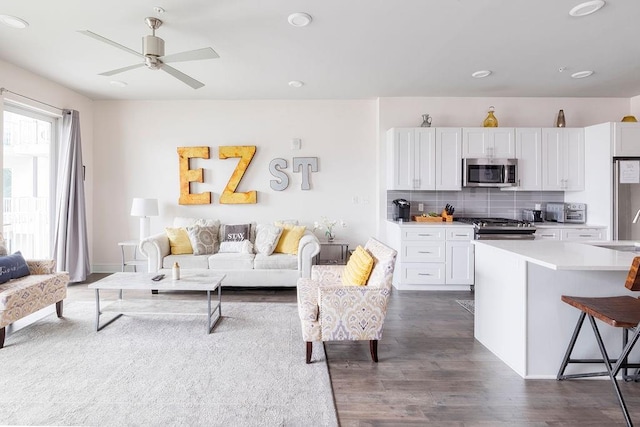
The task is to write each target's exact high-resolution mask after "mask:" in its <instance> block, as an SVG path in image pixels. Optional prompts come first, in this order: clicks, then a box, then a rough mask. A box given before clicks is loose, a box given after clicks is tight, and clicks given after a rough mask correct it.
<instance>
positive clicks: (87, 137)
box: [0, 61, 94, 257]
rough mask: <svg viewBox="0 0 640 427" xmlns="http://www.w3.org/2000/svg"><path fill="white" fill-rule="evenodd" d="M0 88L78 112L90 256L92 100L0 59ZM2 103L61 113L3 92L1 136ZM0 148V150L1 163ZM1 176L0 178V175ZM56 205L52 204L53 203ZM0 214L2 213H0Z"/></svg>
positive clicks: (1, 107) (0, 107)
mask: <svg viewBox="0 0 640 427" xmlns="http://www.w3.org/2000/svg"><path fill="white" fill-rule="evenodd" d="M0 87H4V88H5V89H8V90H10V91H12V92H15V93H19V94H21V95H25V96H27V97H29V98H33V99H37V100H38V101H41V102H44V103H46V104H50V105H53V106H55V107H59V108H64V109H73V110H77V111H78V112H79V113H80V131H81V135H82V157H83V163H84V164H85V166H86V181H85V197H86V203H87V232H88V235H89V256H90V257H91V256H92V255H93V247H92V242H93V224H94V222H93V191H92V187H93V180H94V175H93V157H94V156H93V101H91V100H90V99H89V98H87V97H85V96H82V95H80V94H78V93H76V92H73V91H72V90H69V89H67V88H66V87H64V86H61V85H59V84H57V83H54V82H52V81H50V80H47V79H45V78H43V77H41V76H38V75H36V74H33V73H31V72H28V71H26V70H24V69H22V68H19V67H16V66H15V65H12V64H10V63H8V62H4V61H0ZM5 102H7V103H8V102H14V103H19V104H22V105H26V106H29V107H30V108H34V109H37V110H40V111H41V112H43V113H45V114H50V115H57V116H61V114H62V112H61V111H60V110H59V109H56V108H51V107H48V106H46V105H43V104H41V103H38V102H34V101H31V100H29V99H27V98H24V97H21V96H17V95H14V94H12V93H9V92H6V93H5V94H4V95H3V96H0V135H3V132H2V123H3V121H4V120H3V117H2V112H3V111H4V103H5ZM1 161H2V150H0V163H1ZM0 179H2V178H1V177H0ZM54 205H55V204H54ZM0 215H1V212H0Z"/></svg>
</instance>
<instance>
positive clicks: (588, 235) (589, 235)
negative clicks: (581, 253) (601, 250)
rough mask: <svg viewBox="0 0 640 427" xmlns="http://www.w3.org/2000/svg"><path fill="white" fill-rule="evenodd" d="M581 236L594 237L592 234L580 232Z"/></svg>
mask: <svg viewBox="0 0 640 427" xmlns="http://www.w3.org/2000/svg"><path fill="white" fill-rule="evenodd" d="M580 237H593V236H592V235H591V234H580Z"/></svg>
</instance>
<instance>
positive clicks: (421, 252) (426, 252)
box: [418, 251, 433, 254]
mask: <svg viewBox="0 0 640 427" xmlns="http://www.w3.org/2000/svg"><path fill="white" fill-rule="evenodd" d="M418 253H419V254H432V253H433V252H429V251H418Z"/></svg>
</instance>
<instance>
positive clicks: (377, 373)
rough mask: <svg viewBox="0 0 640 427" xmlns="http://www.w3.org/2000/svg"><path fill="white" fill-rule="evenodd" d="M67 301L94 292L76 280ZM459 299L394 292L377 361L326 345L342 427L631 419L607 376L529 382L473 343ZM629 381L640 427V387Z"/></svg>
mask: <svg viewBox="0 0 640 427" xmlns="http://www.w3.org/2000/svg"><path fill="white" fill-rule="evenodd" d="M97 277H100V276H98V275H94V277H92V278H91V279H95V278H97ZM182 297H183V296H181V298H182ZM68 298H69V299H70V300H73V299H81V300H84V299H93V293H92V292H91V291H89V290H88V289H86V284H76V285H71V286H70V288H69V297H68ZM456 299H473V294H472V293H470V292H414V291H396V290H395V289H394V292H393V294H392V297H391V303H390V307H389V311H388V314H387V318H386V321H385V330H384V336H383V338H382V340H381V341H380V345H379V349H378V351H379V358H380V361H379V363H377V364H375V363H373V362H371V359H370V356H369V346H368V344H367V343H365V342H346V343H345V342H328V343H326V344H325V349H326V352H327V359H328V362H329V370H330V373H331V381H332V385H333V391H334V395H335V400H336V407H337V410H338V417H339V419H340V423H341V426H343V427H349V426H399V425H402V426H407V425H409V426H410V425H415V426H425V425H433V426H476V425H478V426H480V425H481V426H615V425H625V424H624V419H623V417H622V413H621V411H620V408H619V406H618V404H617V400H616V399H615V396H614V393H613V389H612V387H611V383H610V382H609V381H608V380H573V381H562V382H559V381H555V380H524V379H522V378H520V377H519V376H518V375H517V374H516V373H515V372H513V371H512V370H511V369H509V368H508V367H506V365H504V364H503V363H502V362H500V361H499V360H498V359H497V358H496V357H495V356H494V355H493V354H492V353H491V352H489V351H488V350H487V349H485V348H484V347H483V346H482V345H481V344H480V343H478V342H477V341H475V340H474V338H473V316H472V315H471V314H470V313H468V312H467V311H465V310H464V309H463V308H462V307H460V306H459V305H458V304H457V303H456V302H455V300H456ZM223 300H224V301H240V302H241V301H273V302H295V300H296V294H295V290H294V289H277V290H273V289H269V290H255V289H243V290H231V289H226V288H225V290H224V292H223ZM505 339H508V337H505ZM300 345H301V346H302V345H303V343H302V342H301V343H300ZM301 363H304V360H301ZM558 363H560V361H558ZM621 387H622V390H623V393H624V395H625V398H626V399H627V404H628V406H629V408H630V412H631V417H632V419H634V420H635V421H636V422H637V423H638V424H640V384H637V383H621ZM312 424H313V423H312V422H311V423H310V425H312Z"/></svg>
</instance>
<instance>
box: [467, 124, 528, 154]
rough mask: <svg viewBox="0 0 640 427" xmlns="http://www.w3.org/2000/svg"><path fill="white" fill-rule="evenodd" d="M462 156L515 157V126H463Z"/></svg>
mask: <svg viewBox="0 0 640 427" xmlns="http://www.w3.org/2000/svg"><path fill="white" fill-rule="evenodd" d="M462 157H463V158H465V159H466V158H483V157H494V158H507V159H513V158H515V157H516V143H515V130H514V128H462Z"/></svg>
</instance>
